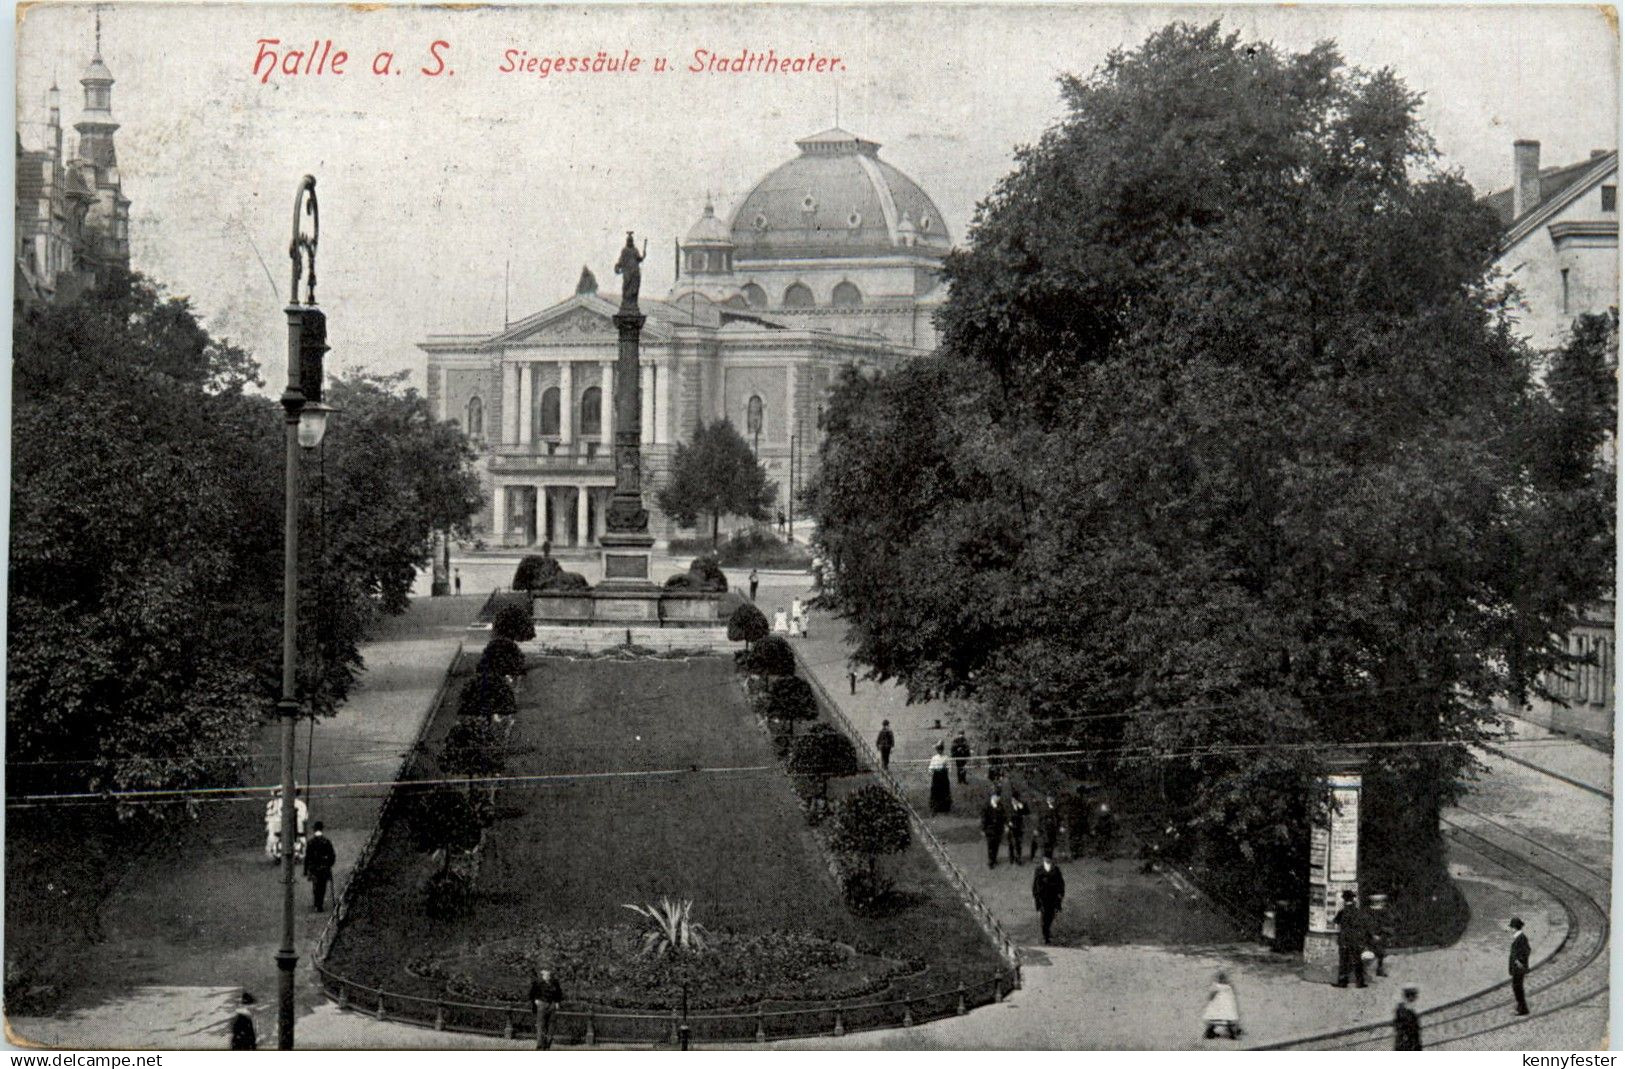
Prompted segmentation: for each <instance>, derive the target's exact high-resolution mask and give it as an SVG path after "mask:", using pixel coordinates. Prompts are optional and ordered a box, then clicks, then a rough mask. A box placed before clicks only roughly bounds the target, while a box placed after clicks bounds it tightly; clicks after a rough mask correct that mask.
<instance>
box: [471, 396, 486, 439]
mask: <svg viewBox="0 0 1625 1069" xmlns="http://www.w3.org/2000/svg"><path fill="white" fill-rule="evenodd" d="M468 436H469V437H470V438H483V437H485V402H483V401H481V400H480V399H479V398H478V397H470V398H469V399H468Z"/></svg>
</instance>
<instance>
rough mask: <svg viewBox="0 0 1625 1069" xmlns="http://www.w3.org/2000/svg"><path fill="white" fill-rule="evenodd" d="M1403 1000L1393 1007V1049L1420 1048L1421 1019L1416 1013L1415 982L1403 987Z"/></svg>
mask: <svg viewBox="0 0 1625 1069" xmlns="http://www.w3.org/2000/svg"><path fill="white" fill-rule="evenodd" d="M1403 990H1404V994H1405V1001H1404V1002H1401V1003H1400V1004H1399V1005H1397V1006H1395V1007H1394V1049H1395V1050H1421V1049H1422V1019H1421V1018H1420V1017H1418V1016H1417V1015H1416V994H1417V987H1416V985H1415V984H1406V985H1405V987H1404V989H1403Z"/></svg>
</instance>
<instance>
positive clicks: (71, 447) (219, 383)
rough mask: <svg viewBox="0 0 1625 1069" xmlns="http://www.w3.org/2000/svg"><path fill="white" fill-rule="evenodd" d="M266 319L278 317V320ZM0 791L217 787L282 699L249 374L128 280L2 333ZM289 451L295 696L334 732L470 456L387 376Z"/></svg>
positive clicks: (34, 313) (277, 508)
mask: <svg viewBox="0 0 1625 1069" xmlns="http://www.w3.org/2000/svg"><path fill="white" fill-rule="evenodd" d="M273 314H274V313H273ZM13 343H14V345H13V363H12V371H13V396H12V406H13V408H12V422H13V431H14V435H15V437H14V440H13V458H12V459H13V464H12V515H11V546H10V558H9V563H8V576H9V587H10V603H9V606H8V610H9V614H10V615H9V640H8V648H7V669H8V671H7V680H6V690H7V733H8V736H7V737H8V753H7V759H8V762H10V768H9V769H8V772H9V773H10V776H9V782H10V785H11V790H12V791H13V792H14V793H15V792H18V791H23V790H29V791H34V790H37V791H50V790H69V789H94V790H103V789H106V790H117V789H133V788H155V787H184V786H194V785H199V784H206V783H209V784H214V783H221V782H231V781H233V779H234V777H235V773H236V771H237V768H238V767H239V763H240V761H241V760H242V758H243V757H245V756H246V754H247V753H248V751H249V750H250V749H251V748H252V743H253V739H254V737H255V734H256V732H257V731H258V729H259V727H260V725H261V723H262V721H263V718H264V716H265V714H267V713H268V712H269V711H270V710H271V708H272V706H273V703H274V700H275V698H276V696H277V694H278V692H279V683H280V671H279V665H280V651H281V642H280V631H281V624H282V612H281V610H282V553H283V545H282V536H283V517H282V510H283V492H282V481H283V464H284V460H283V456H284V453H283V451H284V423H283V416H282V412H281V409H280V407H279V406H278V405H276V403H275V402H273V401H271V400H270V399H269V398H266V397H263V396H259V395H257V394H255V393H252V392H250V390H251V389H252V388H253V387H256V386H259V385H260V382H259V379H258V378H257V371H256V368H255V365H254V363H253V361H252V359H251V358H250V357H249V356H248V355H247V354H246V353H244V352H243V351H242V350H240V349H238V348H236V347H234V346H232V345H230V344H229V343H227V342H223V341H219V340H217V339H214V338H212V337H211V336H210V335H209V334H208V332H207V331H205V330H204V329H203V328H202V327H201V326H200V325H199V324H198V322H197V319H196V317H195V316H194V315H193V313H192V311H191V309H190V308H189V307H188V305H187V303H186V302H185V301H184V300H179V299H175V298H170V297H166V296H164V295H163V294H162V293H161V292H160V291H159V289H158V288H157V287H156V286H154V285H153V284H152V283H150V282H148V281H146V280H145V279H142V278H140V277H139V276H122V277H119V278H117V279H114V280H112V281H111V282H110V283H109V284H107V285H104V286H102V287H100V288H98V289H96V290H94V291H92V292H90V293H88V294H86V295H85V296H84V297H82V298H81V299H79V300H77V301H74V302H71V303H67V304H64V305H60V306H49V307H45V308H41V309H36V310H31V311H29V312H27V313H26V314H24V315H21V316H20V317H19V318H18V320H17V322H16V324H15V328H14V335H13ZM327 399H328V401H329V402H330V403H332V404H334V405H337V406H339V407H341V408H343V409H344V411H343V412H342V413H341V414H340V415H339V416H338V417H336V418H335V419H334V420H333V421H332V423H331V425H330V431H329V434H328V438H327V441H326V443H325V444H324V445H323V446H322V447H321V448H320V449H317V450H307V451H304V454H305V455H304V456H303V457H302V459H301V463H302V464H303V466H304V478H305V483H304V491H305V492H304V495H303V497H304V500H303V502H302V510H303V511H302V516H301V524H302V534H301V584H300V597H299V614H300V633H299V638H300V676H299V680H298V682H299V690H300V696H301V698H302V699H303V701H304V702H305V704H306V706H307V708H308V709H309V710H311V711H313V712H314V713H316V714H318V715H320V714H325V713H328V712H330V711H331V710H332V709H333V708H334V707H335V706H336V705H337V703H339V702H340V701H342V700H343V699H344V697H345V695H346V694H347V693H348V691H349V688H350V686H351V685H352V684H353V682H354V680H355V678H356V676H357V673H358V672H359V671H360V669H361V667H362V665H361V660H360V653H359V646H360V643H361V641H362V639H363V637H364V635H365V632H366V628H367V626H368V624H369V623H370V622H371V620H372V619H373V618H374V616H375V614H377V613H379V612H385V613H394V612H399V611H401V610H402V609H403V608H404V607H405V605H406V598H407V592H408V590H409V589H410V586H411V583H412V581H413V576H414V570H415V568H417V567H419V566H421V565H423V564H424V563H426V562H427V559H428V553H429V550H430V545H431V542H430V535H431V532H432V531H433V530H434V528H435V527H436V526H437V525H438V526H445V525H447V524H449V525H450V526H453V527H456V526H463V525H466V522H467V519H468V517H469V515H470V513H471V512H472V511H473V509H474V508H475V507H477V506H478V503H479V498H478V493H477V483H476V482H475V481H474V477H473V474H472V471H471V468H470V464H471V454H470V452H469V450H468V446H467V445H466V443H465V442H464V441H463V440H462V437H461V435H460V434H459V433H458V432H456V430H455V428H453V427H449V426H443V425H437V424H435V423H434V422H433V421H432V420H431V419H430V418H429V412H428V406H427V404H426V402H425V401H424V399H423V398H422V397H421V396H419V395H418V394H417V393H416V392H415V391H412V390H410V389H405V388H404V386H403V383H402V380H401V378H400V377H399V376H395V377H390V378H376V377H368V376H363V375H352V376H350V377H348V378H346V379H341V380H339V381H337V382H335V383H333V384H332V385H331V386H330V388H329V391H328V398H327Z"/></svg>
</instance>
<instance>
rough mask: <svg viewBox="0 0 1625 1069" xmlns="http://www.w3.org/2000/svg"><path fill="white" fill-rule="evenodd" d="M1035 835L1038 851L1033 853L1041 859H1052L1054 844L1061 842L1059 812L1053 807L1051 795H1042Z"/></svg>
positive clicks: (1053, 800)
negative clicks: (1042, 799) (1042, 802)
mask: <svg viewBox="0 0 1625 1069" xmlns="http://www.w3.org/2000/svg"><path fill="white" fill-rule="evenodd" d="M1036 835H1037V840H1036V841H1037V843H1038V849H1036V850H1034V851H1033V853H1035V854H1038V855H1039V856H1041V857H1054V856H1055V847H1056V844H1058V843H1059V842H1060V841H1061V811H1060V809H1059V808H1057V807H1056V805H1055V796H1054V795H1053V794H1046V795H1044V804H1043V805H1041V806H1039V807H1038V828H1037V831H1036Z"/></svg>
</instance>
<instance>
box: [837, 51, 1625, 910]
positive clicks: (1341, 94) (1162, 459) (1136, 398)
mask: <svg viewBox="0 0 1625 1069" xmlns="http://www.w3.org/2000/svg"><path fill="white" fill-rule="evenodd" d="M1061 90H1062V95H1063V97H1064V99H1065V103H1066V109H1067V111H1066V116H1065V118H1064V119H1063V120H1062V121H1061V122H1060V123H1058V124H1057V125H1056V126H1054V127H1053V128H1052V129H1051V130H1050V131H1049V132H1047V133H1046V134H1045V135H1044V137H1043V138H1042V139H1041V140H1040V141H1039V142H1038V143H1037V144H1035V145H1032V146H1028V147H1026V148H1024V149H1022V150H1021V151H1020V152H1019V153H1018V159H1017V164H1018V165H1017V168H1016V170H1015V171H1014V172H1013V173H1012V174H1010V175H1009V176H1008V177H1006V178H1005V179H1004V180H1003V181H1001V183H1000V184H999V186H998V187H997V188H996V189H995V190H994V191H993V193H992V194H991V195H990V196H989V197H988V198H987V200H986V201H985V202H984V203H983V204H982V206H981V208H980V209H979V211H978V214H977V218H976V222H975V224H974V226H973V228H972V232H971V234H970V235H969V246H968V248H966V249H965V250H963V251H960V252H956V253H954V254H952V255H951V256H950V257H949V259H948V261H947V263H946V273H947V276H948V279H949V281H950V283H951V297H950V300H949V302H948V304H947V306H946V308H945V309H944V313H943V320H942V325H943V330H944V333H943V344H942V348H941V351H940V353H939V354H937V355H936V356H935V357H934V358H933V359H931V360H928V361H916V362H914V363H912V364H909V365H906V366H904V367H903V368H901V369H899V370H898V371H897V372H894V373H892V374H890V375H887V376H884V377H881V378H878V379H870V378H864V377H862V376H859V375H856V374H848V375H846V376H844V377H843V379H842V380H841V381H840V382H839V383H838V385H837V388H836V391H835V394H834V397H833V399H832V407H831V410H830V414H829V422H828V425H827V426H828V430H829V440H828V442H827V443H826V444H825V446H824V448H823V453H822V457H821V461H822V463H821V475H820V479H819V483H818V486H817V488H816V494H815V500H816V510H817V516H818V520H819V523H820V528H821V531H822V534H823V538H824V541H825V543H826V545H827V546H828V548H829V553H830V557H831V560H832V563H833V565H834V568H835V571H836V574H837V575H839V577H840V581H839V583H838V585H837V587H836V589H835V591H834V592H833V593H832V594H830V595H829V596H828V598H827V600H829V601H831V602H832V604H833V605H834V607H836V608H837V609H838V610H839V611H841V612H842V613H844V614H845V616H846V618H847V620H848V622H849V624H850V626H851V637H852V639H853V640H854V642H855V644H856V650H857V659H858V660H859V661H860V662H862V663H864V664H867V665H868V666H869V667H870V668H871V670H872V671H873V673H874V674H875V675H877V676H878V677H880V678H895V679H899V680H901V681H902V682H903V683H904V684H906V686H907V688H908V690H909V692H910V695H911V696H912V697H915V698H923V697H928V696H944V695H946V696H958V697H964V698H968V699H972V700H973V701H974V702H975V704H976V706H977V707H978V709H979V710H980V715H981V716H982V717H983V718H985V720H986V721H987V723H986V724H984V725H983V726H984V728H986V729H987V730H988V731H989V733H990V734H996V735H997V736H998V737H999V738H1001V739H1003V740H1006V746H1012V745H1019V746H1022V747H1024V748H1026V749H1030V750H1043V749H1057V750H1059V749H1090V750H1095V751H1100V752H1103V753H1105V754H1107V755H1108V756H1109V755H1110V753H1111V751H1113V750H1115V749H1118V748H1121V747H1146V748H1149V750H1150V751H1151V752H1153V753H1155V754H1157V755H1159V756H1160V757H1161V758H1162V760H1160V761H1159V762H1158V764H1157V767H1158V768H1161V769H1163V770H1165V774H1164V775H1162V776H1161V777H1160V783H1158V782H1157V780H1156V778H1154V777H1149V776H1147V777H1143V780H1142V782H1144V783H1146V784H1147V785H1148V786H1147V790H1148V793H1149V794H1150V797H1148V798H1147V799H1146V801H1147V803H1148V804H1156V805H1160V806H1163V807H1165V808H1166V810H1167V816H1168V817H1169V819H1176V820H1179V821H1181V822H1182V823H1188V824H1190V825H1191V826H1193V828H1194V829H1195V830H1196V832H1197V833H1198V834H1199V835H1201V836H1203V837H1204V839H1205V842H1206V843H1207V845H1208V846H1209V847H1210V848H1211V850H1212V851H1213V853H1214V856H1215V857H1223V858H1228V859H1229V860H1230V861H1232V862H1234V863H1235V864H1237V865H1246V866H1249V867H1250V868H1252V869H1253V870H1254V871H1255V872H1256V873H1257V874H1258V875H1259V876H1260V877H1261V878H1259V879H1257V880H1256V881H1255V882H1257V883H1258V885H1259V887H1260V889H1261V890H1260V893H1261V894H1267V893H1269V892H1270V891H1272V890H1273V889H1274V888H1273V887H1271V886H1270V885H1271V883H1272V882H1275V881H1281V882H1286V881H1294V882H1297V881H1300V880H1301V877H1295V876H1293V875H1292V870H1293V869H1294V868H1295V867H1297V866H1299V865H1300V864H1301V855H1302V851H1303V844H1304V842H1305V841H1306V839H1307V825H1308V822H1309V821H1310V820H1311V819H1312V818H1313V816H1314V815H1315V814H1314V811H1313V806H1312V805H1311V803H1310V792H1308V791H1306V790H1305V789H1304V788H1305V785H1306V782H1307V781H1308V780H1309V779H1310V777H1312V776H1313V775H1314V774H1316V773H1317V772H1318V771H1319V769H1320V767H1321V766H1320V761H1321V759H1322V758H1323V756H1324V755H1325V754H1326V753H1327V752H1328V751H1329V750H1332V749H1334V748H1338V747H1353V748H1355V749H1356V751H1358V752H1363V753H1364V754H1365V756H1366V762H1367V763H1366V783H1367V791H1366V794H1365V797H1364V803H1365V804H1364V805H1363V806H1362V810H1363V812H1362V825H1363V828H1364V832H1363V847H1362V850H1361V857H1362V864H1363V866H1364V872H1363V875H1362V878H1363V881H1364V882H1365V884H1366V885H1367V886H1372V887H1381V888H1383V889H1386V890H1388V891H1390V892H1392V893H1393V895H1394V902H1395V908H1396V914H1398V917H1397V918H1396V919H1397V920H1399V922H1400V923H1401V924H1402V925H1404V924H1406V923H1407V918H1415V917H1417V916H1419V915H1420V914H1422V913H1425V912H1426V910H1427V908H1428V905H1429V903H1430V902H1433V901H1435V900H1439V899H1442V898H1445V897H1447V896H1448V895H1449V893H1450V892H1449V889H1448V879H1447V872H1446V868H1445V864H1444V853H1443V843H1442V841H1441V838H1440V834H1439V827H1438V820H1437V815H1438V811H1439V808H1440V806H1441V805H1442V804H1444V803H1446V802H1447V801H1449V800H1450V799H1451V798H1452V797H1453V796H1454V794H1455V792H1456V791H1457V790H1458V788H1459V785H1460V784H1461V783H1462V781H1463V779H1464V777H1465V776H1467V775H1468V774H1469V773H1470V771H1471V767H1472V763H1473V762H1472V757H1471V755H1470V751H1469V746H1470V744H1471V743H1472V742H1473V741H1474V740H1476V739H1479V738H1481V737H1483V734H1484V731H1485V728H1486V727H1487V726H1488V725H1489V724H1490V722H1491V721H1492V719H1493V714H1492V713H1491V712H1490V701H1491V699H1492V698H1494V697H1497V696H1500V695H1506V694H1515V693H1516V692H1517V690H1518V689H1519V688H1520V687H1521V686H1526V685H1527V684H1528V681H1530V680H1534V679H1537V678H1538V677H1539V675H1540V673H1541V672H1543V671H1545V670H1547V669H1549V668H1552V667H1554V666H1557V665H1560V664H1561V663H1562V661H1563V659H1564V654H1563V653H1562V651H1561V649H1560V648H1559V643H1558V642H1557V636H1559V635H1561V634H1562V633H1563V631H1564V630H1565V629H1566V628H1567V626H1568V624H1569V623H1570V622H1571V621H1572V620H1573V619H1574V610H1573V608H1572V606H1573V605H1575V604H1576V603H1578V602H1581V601H1583V600H1584V599H1585V598H1586V597H1587V596H1589V594H1590V593H1591V592H1593V591H1595V590H1597V589H1600V585H1601V583H1602V580H1603V579H1604V578H1605V576H1606V575H1607V571H1606V566H1605V565H1604V563H1603V558H1604V557H1606V556H1609V555H1610V554H1609V553H1606V552H1603V551H1602V550H1604V549H1607V548H1609V547H1610V546H1611V532H1609V531H1607V530H1606V529H1605V528H1606V520H1605V516H1606V513H1607V511H1608V506H1606V505H1604V504H1603V502H1602V501H1601V500H1600V499H1601V498H1603V497H1606V496H1608V494H1607V493H1605V492H1604V490H1605V488H1604V487H1602V486H1600V485H1596V484H1595V483H1592V482H1587V481H1584V480H1581V481H1578V482H1577V481H1576V480H1574V479H1572V478H1567V477H1566V476H1565V475H1564V471H1563V470H1562V465H1557V466H1556V467H1554V466H1553V464H1552V463H1551V462H1552V460H1553V458H1554V457H1563V456H1573V455H1574V453H1575V443H1574V442H1572V441H1569V442H1565V441H1564V440H1563V438H1564V435H1567V436H1568V437H1570V438H1575V439H1579V440H1581V441H1589V440H1593V439H1594V437H1595V435H1596V434H1597V433H1598V431H1597V427H1596V425H1597V424H1598V423H1599V422H1601V418H1602V414H1601V412H1600V411H1598V410H1597V406H1594V405H1586V404H1581V403H1579V402H1577V401H1576V402H1571V401H1569V400H1565V399H1564V398H1561V397H1559V396H1556V395H1554V394H1549V393H1548V392H1546V391H1543V390H1541V389H1540V388H1539V387H1538V385H1537V382H1536V379H1535V376H1534V375H1533V373H1532V371H1533V368H1534V366H1535V361H1534V358H1533V355H1532V354H1530V353H1529V352H1527V351H1526V350H1525V349H1524V348H1523V347H1522V346H1520V345H1519V344H1518V343H1517V342H1516V341H1515V340H1514V338H1513V335H1512V334H1511V332H1510V331H1509V330H1508V329H1506V328H1507V319H1506V314H1505V313H1506V307H1507V305H1506V298H1507V294H1506V293H1504V292H1502V291H1501V290H1499V289H1497V288H1496V286H1495V285H1494V283H1493V282H1492V281H1491V280H1490V279H1489V278H1488V277H1487V270H1488V268H1487V265H1488V264H1489V263H1490V261H1491V258H1492V256H1491V254H1492V252H1493V250H1494V248H1495V243H1496V240H1497V238H1498V233H1499V226H1498V223H1497V220H1496V219H1495V218H1494V216H1493V213H1491V212H1490V211H1489V210H1488V209H1487V208H1485V207H1484V206H1482V205H1480V204H1479V203H1477V202H1476V201H1475V198H1474V196H1473V192H1472V190H1471V189H1469V188H1468V187H1467V185H1466V184H1465V183H1464V182H1463V181H1462V180H1461V178H1460V177H1459V175H1456V174H1454V173H1450V172H1447V171H1443V170H1441V169H1440V168H1439V167H1438V166H1437V162H1436V157H1435V154H1434V152H1433V149H1432V145H1431V142H1430V140H1429V138H1428V136H1427V134H1426V132H1425V131H1424V130H1423V129H1422V128H1421V126H1420V125H1419V123H1418V122H1417V119H1416V109H1417V106H1418V98H1417V97H1416V96H1415V95H1414V94H1412V93H1411V92H1410V91H1409V90H1407V89H1406V88H1405V86H1404V85H1403V84H1402V83H1401V82H1400V81H1399V80H1398V78H1397V77H1395V76H1394V74H1393V73H1392V72H1389V71H1378V72H1367V71H1362V70H1357V69H1349V68H1347V67H1346V66H1345V65H1344V64H1343V62H1342V60H1341V58H1340V57H1339V56H1338V54H1337V51H1336V49H1335V47H1334V46H1333V45H1331V44H1322V45H1318V46H1316V47H1315V48H1313V49H1311V50H1309V51H1308V52H1305V53H1302V54H1295V55H1290V54H1284V53H1282V52H1280V51H1278V50H1277V49H1275V48H1274V47H1272V46H1270V45H1268V44H1263V43H1250V42H1242V41H1241V40H1240V39H1239V38H1238V37H1236V36H1234V35H1230V36H1226V35H1225V34H1223V33H1221V32H1220V31H1219V29H1218V27H1217V26H1216V25H1214V26H1206V27H1191V26H1186V25H1175V26H1171V27H1169V28H1167V29H1165V30H1162V31H1160V32H1158V33H1156V34H1153V35H1152V36H1151V37H1150V38H1149V39H1148V40H1147V41H1146V42H1145V43H1144V44H1143V45H1142V46H1141V47H1140V48H1138V49H1135V50H1133V51H1118V52H1114V53H1113V54H1112V55H1111V56H1110V57H1109V58H1108V59H1107V61H1106V62H1105V64H1104V65H1103V66H1102V67H1101V68H1100V69H1098V70H1097V71H1095V72H1094V73H1093V74H1092V75H1090V76H1089V77H1087V78H1077V77H1068V78H1064V79H1063V80H1062V83H1061ZM1565 406H1566V407H1565ZM1574 425H1578V427H1579V428H1580V429H1578V430H1576V429H1575V428H1574ZM1565 426H1568V427H1570V429H1569V430H1568V431H1564V432H1561V433H1560V429H1561V428H1563V427H1565ZM1610 484H1611V481H1610ZM1610 492H1611V491H1610ZM1577 547H1583V550H1584V551H1583V552H1580V553H1578V554H1576V553H1575V552H1574V550H1575V549H1576V548H1577ZM1559 562H1561V563H1559ZM1145 767H1146V766H1145V765H1143V764H1141V763H1139V762H1136V761H1131V760H1127V759H1125V760H1123V761H1122V762H1120V765H1119V771H1120V772H1121V773H1122V774H1124V775H1136V774H1138V773H1140V772H1141V771H1142V770H1143V769H1144V768H1145Z"/></svg>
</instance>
